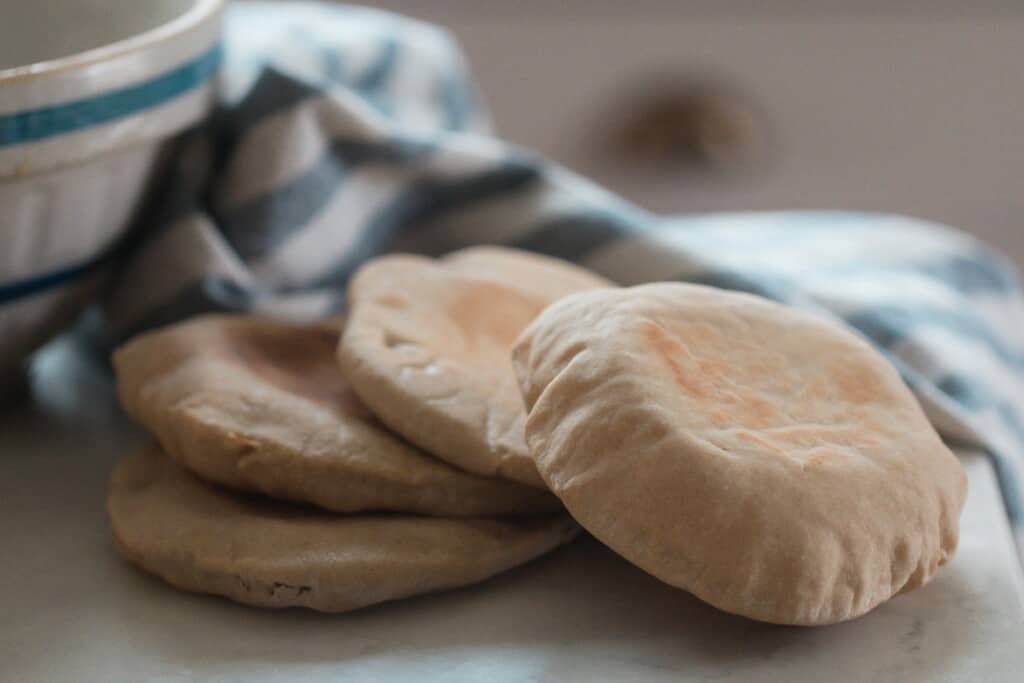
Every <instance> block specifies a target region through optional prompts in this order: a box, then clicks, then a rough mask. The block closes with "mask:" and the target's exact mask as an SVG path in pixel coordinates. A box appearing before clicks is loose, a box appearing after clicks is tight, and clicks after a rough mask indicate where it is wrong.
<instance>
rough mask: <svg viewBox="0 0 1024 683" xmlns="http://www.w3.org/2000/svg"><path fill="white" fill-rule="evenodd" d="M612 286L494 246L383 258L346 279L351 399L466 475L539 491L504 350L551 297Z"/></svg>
mask: <svg viewBox="0 0 1024 683" xmlns="http://www.w3.org/2000/svg"><path fill="white" fill-rule="evenodd" d="M609 286H611V283H610V282H609V281H607V280H605V279H604V278H601V277H599V276H597V275H594V274H592V273H589V272H588V271H585V270H583V269H581V268H579V267H577V266H574V265H572V264H570V263H567V262H564V261H559V260H556V259H552V258H548V257H541V256H538V255H535V254H529V253H526V252H519V251H514V250H510V249H500V248H497V247H486V248H474V249H469V250H466V251H462V252H455V253H453V254H450V255H448V256H446V257H444V258H442V259H440V260H433V259H428V258H423V257H420V256H408V255H394V256H385V257H382V258H378V259H375V260H373V261H370V262H369V263H368V264H366V265H365V266H363V267H362V268H361V269H360V270H359V271H358V272H357V273H356V274H355V276H354V277H353V279H352V281H351V282H350V284H349V288H348V305H349V312H348V316H349V317H348V324H347V325H346V327H345V332H344V334H343V335H342V340H341V344H340V346H339V350H338V355H339V359H340V362H341V366H342V369H343V371H344V374H345V377H346V378H348V380H349V381H350V382H351V384H352V388H353V389H354V390H355V392H356V393H357V394H358V395H359V398H360V399H362V400H363V402H364V403H366V405H367V406H369V408H370V410H372V411H373V412H374V414H375V415H377V417H379V418H380V420H381V421H382V422H384V423H385V424H386V425H387V426H388V427H390V428H391V429H393V430H395V431H396V432H397V433H399V434H401V435H402V436H404V437H405V438H407V439H408V440H409V441H411V442H412V443H414V444H416V445H418V446H420V447H421V448H423V449H424V450H427V451H429V452H430V453H432V454H434V455H436V456H437V457H439V458H441V459H443V460H446V461H447V462H449V463H451V464H453V465H455V466H457V467H460V468H462V469H464V470H466V471H468V472H475V473H477V474H481V475H497V476H501V477H506V478H509V479H514V480H516V481H520V482H523V483H526V484H529V485H532V486H543V483H542V482H541V480H540V477H539V476H538V475H537V471H536V468H535V466H534V464H533V461H532V460H531V459H530V457H529V453H528V452H527V450H526V443H525V441H524V438H523V422H524V420H525V416H526V415H525V410H524V408H523V404H522V400H521V399H520V398H519V393H518V390H517V388H516V382H515V377H514V376H513V374H512V368H511V365H510V364H509V351H510V349H511V348H512V343H513V341H514V340H515V338H516V337H517V336H518V334H519V333H520V332H521V331H522V330H523V329H524V328H525V327H526V325H527V324H528V323H529V322H530V321H531V320H533V318H534V317H536V315H537V314H538V313H540V311H541V310H543V309H544V307H545V306H547V305H548V304H550V303H551V302H552V301H556V300H557V299H560V298H561V297H563V296H565V295H567V294H570V293H573V292H578V291H581V290H583V289H594V288H597V287H609Z"/></svg>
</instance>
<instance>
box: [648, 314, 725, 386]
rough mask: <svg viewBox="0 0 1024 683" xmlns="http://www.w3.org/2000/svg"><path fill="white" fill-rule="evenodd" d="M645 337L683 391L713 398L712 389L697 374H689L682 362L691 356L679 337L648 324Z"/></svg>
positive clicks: (656, 325) (653, 324) (657, 326)
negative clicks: (684, 358) (681, 359)
mask: <svg viewBox="0 0 1024 683" xmlns="http://www.w3.org/2000/svg"><path fill="white" fill-rule="evenodd" d="M644 337H645V339H646V341H647V344H648V346H650V348H651V349H652V350H653V351H654V352H655V353H657V355H658V357H659V358H661V360H662V361H664V363H665V365H667V366H668V368H669V370H671V371H672V377H673V378H674V379H675V381H676V384H678V385H679V387H680V388H681V389H682V390H683V391H685V392H686V393H687V394H689V395H691V396H696V397H698V398H710V397H711V393H712V392H711V391H710V389H711V387H709V386H708V385H707V383H706V382H705V381H704V380H703V379H702V378H701V377H698V376H696V373H693V372H687V370H686V368H684V367H683V364H682V363H681V362H680V360H679V359H680V358H682V357H685V356H688V355H690V354H689V352H688V351H687V350H686V347H685V346H683V343H682V342H681V341H679V338H678V337H676V336H675V335H674V334H672V333H671V332H669V331H668V330H666V329H665V328H664V327H662V326H661V325H658V324H657V323H648V324H647V325H646V326H645V328H644Z"/></svg>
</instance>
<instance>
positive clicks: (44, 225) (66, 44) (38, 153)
mask: <svg viewBox="0 0 1024 683" xmlns="http://www.w3.org/2000/svg"><path fill="white" fill-rule="evenodd" d="M222 4H223V0H145V1H142V0H140V1H132V2H124V1H123V0H33V1H30V2H23V3H21V2H19V3H10V6H6V7H5V8H4V10H3V20H2V21H0V382H5V383H6V382H8V381H10V378H11V377H12V373H13V372H14V371H15V370H16V369H17V368H18V366H19V365H20V363H21V361H22V360H23V359H24V358H25V356H26V355H27V354H28V353H30V352H31V351H32V350H33V349H35V348H36V347H37V346H38V345H40V344H41V343H42V342H43V341H45V340H46V339H47V338H48V337H50V336H51V335H52V334H54V333H55V332H56V331H58V330H59V329H60V328H61V327H62V326H63V325H65V324H66V323H67V322H68V321H69V320H70V319H71V318H73V317H74V316H75V314H77V313H78V312H79V311H80V310H81V308H82V307H83V306H84V305H85V304H86V303H88V302H89V300H90V298H91V297H92V296H93V295H94V293H95V292H96V289H97V287H98V286H99V284H100V283H101V282H102V281H103V279H104V276H105V275H106V273H107V270H108V269H107V268H106V266H107V264H108V263H109V261H110V258H109V256H110V254H111V253H112V252H113V251H114V250H115V249H116V247H117V245H118V243H119V241H120V239H121V237H122V236H123V234H124V232H125V230H126V229H127V228H128V226H129V224H130V223H131V221H132V218H133V215H134V213H135V212H136V210H137V208H138V206H139V204H140V202H141V199H142V197H143V196H144V195H145V193H146V192H147V189H148V188H149V187H150V186H151V184H152V181H153V179H154V177H155V175H156V174H157V171H158V166H159V163H158V162H159V160H160V159H161V158H162V157H163V156H164V155H165V154H166V152H167V148H168V146H169V145H171V144H173V139H174V137H175V135H176V134H177V133H179V132H180V131H182V130H183V129H185V128H187V127H189V126H191V125H193V124H195V123H197V122H198V121H199V120H200V119H201V118H203V117H204V116H206V115H207V113H209V111H210V109H211V107H212V106H213V96H214V87H215V75H216V72H217V67H218V65H219V63H220V56H221V53H220V22H221V14H222V9H223V8H222ZM0 391H2V389H0Z"/></svg>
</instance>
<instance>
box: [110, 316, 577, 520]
mask: <svg viewBox="0 0 1024 683" xmlns="http://www.w3.org/2000/svg"><path fill="white" fill-rule="evenodd" d="M339 334H340V332H339V325H338V324H337V323H332V324H328V323H317V324H307V325H300V324H289V323H281V322H273V321H270V320H264V319H259V318H254V317H247V316H206V317H200V318H194V319H192V320H190V321H187V322H185V323H181V324H178V325H174V326H172V327H168V328H164V329H162V330H159V331H156V332H153V333H150V334H146V335H143V336H140V337H137V338H135V339H134V340H132V341H131V342H129V343H128V344H126V345H125V346H124V347H122V348H121V349H119V350H118V351H117V352H116V353H115V355H114V366H115V368H116V370H117V377H118V388H119V392H120V396H121V402H122V404H123V405H124V407H125V409H126V410H127V411H128V412H129V413H130V414H131V415H132V416H134V417H135V418H136V419H138V420H139V421H140V422H141V423H142V424H144V425H145V426H146V427H148V428H149V429H150V430H151V431H152V432H153V433H154V434H155V435H156V437H157V439H158V440H159V441H160V443H161V444H162V446H163V448H164V449H165V450H166V451H167V452H168V453H170V454H171V455H172V457H174V458H175V459H176V460H177V461H178V462H180V463H181V464H183V465H185V466H186V467H188V468H189V469H191V470H192V471H193V472H195V473H196V474H199V475H200V476H202V477H204V478H206V479H208V480H210V481H214V482H218V483H221V484H224V485H227V486H231V487H233V488H237V489H243V490H248V491H255V492H259V493H264V494H267V495H270V496H273V497H276V498H284V499H288V500H295V501H300V502H308V503H313V504H315V505H319V506H321V507H323V508H326V509H329V510H333V511H336V512H355V511H359V510H394V511H405V512H416V513H421V514H434V515H446V516H480V515H531V514H540V513H550V512H553V511H555V510H557V509H560V507H561V505H560V504H559V503H558V500H557V499H556V498H555V497H554V496H552V495H551V494H549V493H547V492H542V491H538V490H536V489H532V488H530V487H527V486H523V485H520V484H516V483H514V482H510V481H506V480H502V479H497V478H487V477H481V476H477V475H472V474H468V473H466V472H463V471H461V470H459V469H456V468H454V467H452V466H450V465H448V464H446V463H444V462H442V461H440V460H437V459H436V458H433V457H431V456H429V455H427V454H425V453H423V452H421V451H419V450H417V449H416V448H414V447H413V446H411V445H409V444H407V443H405V442H403V441H402V440H400V439H399V438H398V437H396V436H394V435H392V434H391V433H390V432H388V431H387V430H386V429H385V428H384V427H383V425H381V424H380V423H379V422H377V421H376V420H375V419H374V418H373V417H372V416H371V415H370V413H369V411H368V410H367V409H366V408H365V407H364V406H363V405H362V404H361V403H360V402H359V400H358V399H357V398H356V397H355V395H354V394H353V393H352V392H351V390H350V389H349V388H348V385H347V384H346V382H345V380H344V379H343V378H342V376H341V372H340V369H339V368H338V363H337V360H336V358H335V349H336V347H337V343H338V336H339Z"/></svg>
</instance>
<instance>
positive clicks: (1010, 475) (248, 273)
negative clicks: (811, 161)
mask: <svg viewBox="0 0 1024 683" xmlns="http://www.w3.org/2000/svg"><path fill="white" fill-rule="evenodd" d="M224 54H225V74H224V83H223V104H224V108H223V112H222V115H221V117H220V119H219V120H218V121H216V122H215V124H214V125H213V126H212V130H210V131H205V132H202V133H200V134H197V135H195V136H194V137H193V138H192V139H191V140H190V141H189V143H188V145H187V147H186V148H185V149H184V150H183V153H182V155H181V157H180V159H179V163H178V165H177V168H176V169H175V173H173V174H172V175H173V177H172V182H171V184H170V185H169V187H168V191H167V192H166V193H165V194H164V197H163V201H162V202H161V204H160V205H159V206H158V207H156V210H155V212H154V214H153V215H152V216H150V220H148V221H147V222H146V234H144V235H142V237H143V239H142V240H141V243H140V246H138V247H136V249H135V250H134V252H133V253H132V255H131V256H130V258H129V260H128V261H127V263H126V264H125V267H124V269H123V270H122V272H121V274H120V279H119V282H118V283H117V286H116V287H114V288H113V290H112V293H111V295H110V297H109V299H108V301H107V302H106V304H107V311H108V314H109V317H110V319H111V320H112V322H113V323H114V325H115V328H116V329H117V330H118V331H119V332H120V334H122V335H127V334H131V333H133V332H135V331H138V330H141V329H144V328H147V327H151V326H153V325H156V324H159V323H163V322H167V321H170V320H175V319H178V318H181V317H183V316H186V315H190V314H194V313H198V312H201V311H208V310H249V311H259V312H264V313H271V314H279V315H287V316H297V317H303V316H316V315H321V314H325V313H328V312H336V311H337V310H339V309H340V308H341V307H342V306H343V299H342V297H343V291H344V284H345V282H346V279H347V278H348V277H349V275H350V274H351V273H352V271H353V269H354V268H356V267H357V266H358V265H359V264H360V263H361V262H363V261H364V260H365V259H367V258H368V257H370V256H372V255H374V254H378V253H381V252H383V251H413V252H422V253H427V254H440V253H443V252H446V251H449V250H451V249H455V248H458V247H462V246H466V245H469V244H474V243H481V242H487V243H499V244H506V245H512V246H516V247H520V248H524V249H532V250H536V251H541V252H545V253H548V254H553V255H556V256H560V257H563V258H566V259H570V260H573V261H577V262H580V263H583V264H585V265H586V266H588V267H590V268H592V269H594V270H596V271H598V272H600V273H603V274H604V275H606V276H609V277H611V278H612V279H614V280H617V281H618V282H620V283H622V284H635V283H640V282H645V281H653V280H673V279H678V280H687V281H693V282H702V283H706V284H712V285H716V286H719V287H725V288H730V289H739V290H745V291H749V292H754V293H758V294H762V295H764V296H767V297H770V298H773V299H777V300H780V301H784V302H787V303H790V304H793V305H796V306H802V307H808V308H815V309H817V310H819V311H821V312H824V313H826V314H828V315H834V316H837V317H838V318H841V319H842V320H844V321H845V322H846V323H847V324H849V325H850V326H852V327H853V328H855V329H857V330H859V331H860V332H861V333H862V334H864V335H866V336H867V337H868V338H869V339H870V340H871V341H873V342H874V343H875V344H876V345H877V346H878V347H879V348H880V349H882V350H883V351H884V352H885V353H886V354H887V356H888V357H889V359H890V360H891V361H892V362H893V363H895V364H896V366H897V367H898V368H899V369H900V371H901V372H902V373H903V376H904V377H905V378H906V381H907V382H908V383H909V384H910V386H911V387H912V388H913V389H914V391H915V392H916V394H917V396H918V398H919V399H920V401H921V402H922V404H923V405H924V406H925V409H926V411H927V413H928V415H929V416H930V417H931V418H932V420H933V421H934V423H935V425H936V426H937V428H938V429H939V430H940V431H941V432H942V434H943V435H944V437H946V438H947V439H948V440H949V441H951V442H955V443H960V444H965V445H971V446H976V447H980V448H983V449H985V450H986V451H987V452H988V453H990V454H991V456H992V459H993V462H994V463H995V465H996V471H997V474H998V476H999V480H1000V483H1001V486H1002V490H1003V493H1004V497H1005V500H1006V505H1007V509H1008V511H1009V514H1010V518H1011V522H1012V523H1013V524H1014V528H1015V530H1016V532H1017V535H1018V540H1024V534H1022V529H1024V526H1022V524H1024V499H1022V498H1021V494H1020V485H1019V482H1020V477H1021V472H1024V401H1022V400H1021V399H1022V398H1024V297H1022V293H1021V289H1020V285H1019V282H1018V280H1017V276H1016V274H1015V272H1014V269H1013V267H1012V265H1011V264H1010V263H1008V262H1007V261H1006V260H1005V259H1003V258H1002V257H1000V256H999V255H997V254H995V253H993V252H992V251H990V250H988V249H987V248H985V247H984V246H983V245H982V244H980V243H978V242H977V241H975V240H974V239H972V238H970V237H968V236H966V235H964V234H962V233H959V232H956V231H954V230H951V229H948V228H943V227H940V226H936V225H931V224H927V223H924V222H921V221H918V220H913V219H908V218H901V217H895V216H886V215H874V214H862V213H829V212H814V213H778V214H735V215H728V214H727V215H693V216H680V217H662V216H656V215H652V214H650V213H647V212H645V211H643V210H641V209H639V208H637V207H636V206H633V205H631V204H629V203H627V202H625V201H623V200H622V199H620V198H618V197H616V196H614V195H612V194H610V193H609V192H606V191H605V190H603V189H601V188H600V187H597V186H595V185H594V184H592V183H590V182H588V181H586V180H585V179H583V178H580V177H578V176H576V175H573V174H572V173H570V172H568V171H566V170H565V169H562V168H560V167H558V166H556V165H554V164H551V163H549V162H546V161H545V160H543V159H541V158H539V157H537V156H534V155H532V154H529V153H527V152H524V151H522V150H519V149H516V148H514V147H511V146H509V145H507V144H504V143H502V142H501V141H500V140H498V139H496V138H494V137H492V136H491V135H490V124H489V120H488V118H487V115H486V114H485V113H484V111H483V110H482V108H481V107H480V106H479V102H478V100H477V97H476V94H475V93H474V91H473V88H472V85H471V84H470V82H469V80H468V78H467V73H466V69H465V67H464V64H463V62H462V59H461V57H460V55H459V53H458V52H457V51H456V50H455V49H454V48H453V44H452V42H451V40H450V39H449V37H448V36H447V34H445V33H444V32H443V31H441V30H439V29H437V28H434V27H431V26H427V25H424V24H422V23H419V22H415V21H412V20H407V19H402V18H399V17H396V16H392V15H389V14H385V13H381V12H377V11H372V10H366V9H356V8H343V7H337V6H326V5H313V4H310V5H303V4H298V3H287V4H286V5H285V4H280V5H277V4H246V5H241V6H235V7H232V8H231V10H230V12H229V15H228V24H227V34H226V44H225V53H224Z"/></svg>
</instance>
